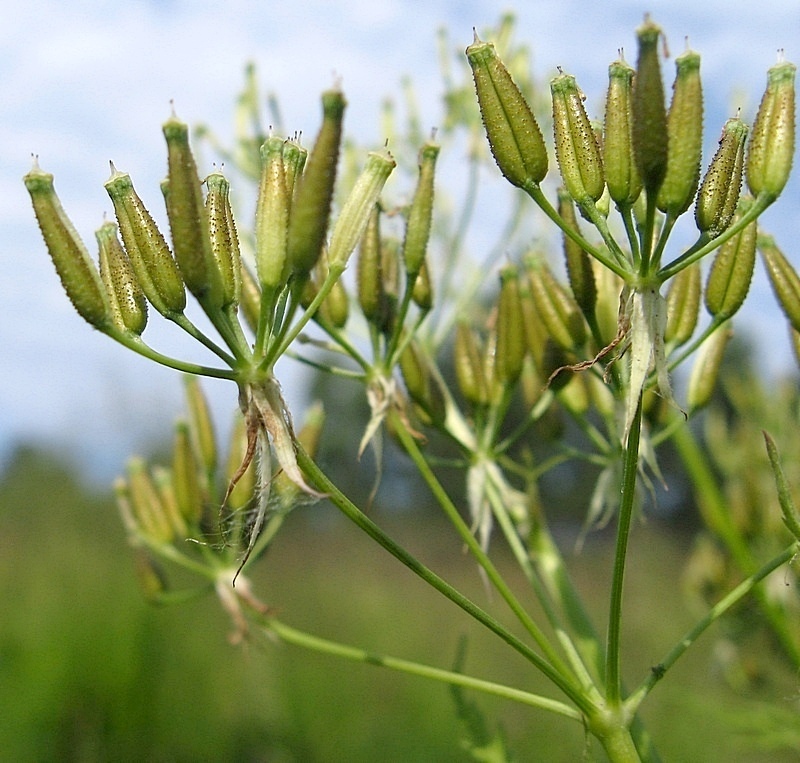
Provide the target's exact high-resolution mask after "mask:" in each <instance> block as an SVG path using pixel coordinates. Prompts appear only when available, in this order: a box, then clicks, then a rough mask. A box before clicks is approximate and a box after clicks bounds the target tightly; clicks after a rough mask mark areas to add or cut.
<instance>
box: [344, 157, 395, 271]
mask: <svg viewBox="0 0 800 763" xmlns="http://www.w3.org/2000/svg"><path fill="white" fill-rule="evenodd" d="M395 166H396V165H395V161H394V159H393V158H392V155H391V154H390V153H389V152H388V151H383V152H377V151H376V152H371V153H370V154H369V155H368V156H367V162H366V165H365V166H364V169H363V170H362V172H361V174H360V175H359V176H358V178H357V180H356V182H355V184H354V185H353V188H352V190H351V191H350V194H349V195H348V197H347V198H346V199H345V202H344V204H343V205H342V209H341V212H340V213H339V217H338V218H337V219H336V224H335V225H334V226H333V233H331V243H330V246H329V247H328V262H329V264H330V267H331V269H334V268H337V267H340V268H344V266H345V265H346V263H347V260H348V258H349V257H350V255H351V254H352V253H353V250H354V249H355V248H356V246H357V245H358V242H359V241H360V239H361V237H362V235H363V234H364V229H365V228H366V227H367V223H368V222H369V218H370V215H371V214H372V211H373V209H374V208H375V204H377V202H378V198H379V197H380V195H381V191H382V190H383V186H384V184H385V183H386V180H387V178H388V177H389V175H390V174H391V172H392V170H393V169H394V168H395Z"/></svg>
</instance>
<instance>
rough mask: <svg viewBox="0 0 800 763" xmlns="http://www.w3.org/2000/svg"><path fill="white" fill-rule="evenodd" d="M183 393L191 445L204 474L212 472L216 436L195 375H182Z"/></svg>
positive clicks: (214, 465)
mask: <svg viewBox="0 0 800 763" xmlns="http://www.w3.org/2000/svg"><path fill="white" fill-rule="evenodd" d="M184 394H185V395H186V407H187V409H188V412H189V431H190V432H191V434H192V439H193V440H194V442H193V445H194V447H195V449H196V450H197V454H198V456H199V458H200V464H201V466H202V467H203V470H204V472H205V474H213V473H214V472H215V471H216V469H217V438H216V436H215V433H214V421H213V419H212V418H211V411H210V409H209V407H208V400H207V399H206V396H205V395H204V394H203V388H202V387H201V386H200V382H199V381H198V379H197V377H196V376H189V375H186V376H184Z"/></svg>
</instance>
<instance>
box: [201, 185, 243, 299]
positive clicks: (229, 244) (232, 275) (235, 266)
mask: <svg viewBox="0 0 800 763" xmlns="http://www.w3.org/2000/svg"><path fill="white" fill-rule="evenodd" d="M205 183H206V188H207V189H208V194H207V195H206V215H207V217H208V232H209V236H210V238H211V252H212V254H213V255H214V262H215V264H216V269H217V272H218V273H219V276H220V281H221V284H222V307H230V306H234V307H235V306H236V305H238V304H239V300H240V299H241V294H242V256H241V251H240V248H239V234H238V233H237V231H236V221H235V220H234V218H233V210H232V209H231V200H230V187H231V185H230V183H229V182H228V179H227V178H226V177H225V176H224V175H223V174H222V172H212V173H211V174H210V175H209V176H208V177H207V178H206V180H205Z"/></svg>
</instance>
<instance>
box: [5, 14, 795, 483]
mask: <svg viewBox="0 0 800 763" xmlns="http://www.w3.org/2000/svg"><path fill="white" fill-rule="evenodd" d="M609 6H610V7H609ZM509 9H513V10H514V11H515V12H516V15H517V18H518V26H517V39H518V40H521V41H523V40H524V41H525V42H527V43H528V44H529V45H530V46H531V48H532V50H533V67H534V75H535V76H536V77H539V78H545V77H547V78H549V77H550V76H551V75H552V73H553V72H554V71H555V67H556V66H561V67H563V68H564V69H565V70H566V71H569V72H571V73H573V74H575V75H576V77H577V78H578V82H579V83H580V84H581V87H582V88H583V90H584V91H585V92H586V93H587V94H589V95H590V96H591V98H594V99H595V100H596V101H597V102H600V101H599V99H600V98H602V93H603V92H604V89H605V83H606V71H607V65H608V63H609V62H610V61H612V60H613V59H614V58H616V57H617V50H618V49H619V48H621V47H622V48H624V49H625V50H626V51H627V52H628V60H630V61H633V60H635V37H634V29H635V27H636V26H638V25H639V24H640V23H641V21H642V18H643V15H644V12H645V11H646V10H649V11H650V12H651V13H652V15H653V17H654V19H655V20H656V21H657V22H658V23H659V24H660V25H661V26H662V27H663V28H664V30H665V32H666V34H667V36H668V39H669V42H670V47H671V48H672V50H673V55H674V54H675V53H677V52H680V51H681V50H682V49H683V47H684V39H685V38H686V37H687V36H688V39H689V42H690V43H691V46H692V47H693V48H694V49H696V50H698V51H699V52H700V53H701V54H702V56H703V64H702V67H703V82H704V89H705V92H706V101H707V106H706V108H707V118H706V121H707V125H708V126H707V132H708V135H712V134H714V133H715V132H716V131H717V127H716V126H713V125H717V124H718V125H721V124H722V122H723V121H724V119H725V118H727V117H728V116H731V115H732V113H733V112H734V111H735V108H736V107H737V106H741V107H742V108H743V114H744V116H745V118H749V119H752V115H753V113H754V111H755V108H756V106H757V104H758V100H759V99H760V97H761V93H762V92H763V89H764V84H765V72H766V70H767V68H769V66H771V65H772V64H773V63H774V62H775V60H776V51H777V49H779V48H784V49H785V55H786V57H787V58H788V59H789V60H793V61H799V60H800V49H799V48H800V3H799V2H797V0H761V1H760V2H758V3H731V2H730V1H729V0H725V1H724V2H723V1H722V0H705V1H704V2H702V3H686V2H683V1H682V0H667V1H666V2H660V1H659V2H653V3H651V4H650V5H642V4H641V3H639V2H632V1H631V0H619V1H617V2H613V3H595V2H592V3H589V2H579V1H578V0H536V2H525V3H519V4H518V6H517V7H514V6H508V5H506V4H501V3H493V2H478V1H477V0H467V1H466V2H464V1H459V2H455V0H450V1H448V0H427V1H426V2H424V3H423V2H411V0H337V2H326V1H324V0H317V1H315V2H302V0H295V2H291V3H286V2H282V3H270V2H258V1H257V0H227V2H226V3H224V4H223V3H219V2H206V1H205V0H183V1H181V0H163V1H161V2H159V1H157V0H151V1H149V2H147V1H142V2H125V0H115V2H103V1H102V0H72V2H70V3H63V2H61V1H60V0H28V2H26V3H24V4H19V5H18V7H16V8H15V9H14V11H13V12H11V11H9V10H8V9H5V10H3V11H2V12H0V14H1V15H2V16H3V17H4V18H3V20H2V21H3V23H2V24H0V83H2V89H0V92H2V98H0V300H1V303H2V304H3V306H4V309H3V312H2V317H1V318H0V348H2V349H1V350H0V456H2V454H3V453H6V454H7V453H8V452H9V449H10V448H11V447H12V445H13V444H14V443H15V442H18V441H20V440H25V441H27V442H35V443H41V444H47V445H49V446H51V447H56V448H58V449H59V450H60V451H61V452H63V453H64V454H65V455H66V456H68V457H69V458H71V459H74V460H75V461H76V462H79V463H80V464H81V465H82V466H83V467H85V469H86V470H87V473H88V474H90V475H91V476H93V477H96V478H99V479H106V478H107V477H109V476H110V475H113V474H114V473H116V472H118V471H119V470H120V469H121V467H122V464H123V463H124V461H125V459H126V457H127V456H128V455H129V454H131V452H132V451H133V450H135V449H138V448H143V447H145V446H146V445H147V443H149V442H150V441H151V440H152V439H155V438H164V437H167V436H168V434H169V431H170V426H171V422H172V421H173V419H174V417H175V416H176V415H178V414H179V413H180V410H181V384H180V379H179V377H178V375H177V374H176V373H175V372H172V371H169V370H167V369H162V368H160V367H157V366H155V365H154V364H152V363H149V362H146V361H144V360H143V359H141V358H139V357H137V356H135V355H134V354H133V353H130V352H128V351H126V350H124V349H123V348H122V347H121V346H119V345H116V344H115V343H114V342H112V341H111V340H110V339H108V338H107V337H105V336H102V335H100V334H99V333H98V332H96V331H93V330H92V329H90V328H89V326H88V325H87V324H85V323H84V322H83V321H82V320H81V319H80V318H79V317H78V316H77V314H76V313H75V311H74V310H73V308H72V306H71V305H70V304H69V302H68V300H67V299H66V297H65V295H64V294H63V292H62V290H61V286H60V284H59V282H58V279H57V277H56V275H55V273H54V271H53V268H52V265H51V263H50V261H49V258H48V257H47V254H46V251H45V249H44V245H43V243H42V241H41V238H40V236H39V232H38V229H37V228H36V225H35V221H34V219H33V215H32V212H31V208H30V201H29V199H28V197H27V193H26V192H25V189H24V186H23V184H22V182H21V178H22V176H23V175H24V174H25V172H27V171H28V169H29V168H30V166H31V158H30V157H31V154H33V153H35V154H37V155H38V156H39V161H40V164H41V166H42V168H43V169H44V170H46V171H48V172H52V173H53V174H54V175H55V178H56V188H57V190H58V192H59V195H60V197H61V200H62V203H63V204H64V206H65V208H66V209H67V211H68V213H69V215H70V217H71V218H72V220H73V222H74V223H75V226H76V228H77V229H78V231H79V232H80V233H81V234H82V236H83V237H84V240H86V241H87V243H88V244H90V251H92V250H93V248H94V244H93V242H94V230H95V229H96V228H97V227H98V226H99V224H100V223H101V222H102V219H103V214H104V213H106V214H108V213H109V212H110V203H109V201H108V197H107V195H106V193H105V190H104V189H103V183H104V182H105V181H106V179H107V178H108V174H109V170H108V161H109V159H111V160H113V161H114V163H115V165H116V166H117V167H118V168H119V169H121V170H123V171H128V172H130V173H131V175H132V176H133V177H134V180H135V182H136V185H137V188H138V189H139V190H140V193H142V195H143V196H144V197H145V199H146V200H148V199H149V201H150V203H149V206H150V207H151V209H152V211H153V212H154V213H157V210H156V209H154V208H155V207H156V206H157V204H158V202H159V201H160V194H159V192H158V183H159V182H160V180H161V178H162V177H163V175H164V172H165V154H164V147H163V139H162V136H161V129H160V127H161V123H162V122H163V121H164V120H165V119H166V118H167V116H169V110H170V102H173V103H174V104H175V109H176V111H177V113H178V115H179V116H180V117H181V118H182V119H183V120H184V121H186V122H188V123H190V124H196V123H198V122H205V123H207V124H209V125H210V126H211V127H212V128H213V129H214V131H215V132H216V133H218V134H219V135H220V136H221V137H222V138H223V140H225V139H228V140H229V139H230V137H231V136H232V132H233V111H234V96H235V94H236V92H237V91H238V89H239V88H240V87H241V84H242V73H243V68H244V65H245V63H246V62H247V61H254V62H255V63H256V64H257V66H258V70H259V77H260V81H261V85H262V87H263V89H264V91H265V92H266V91H267V90H269V91H272V92H274V93H275V94H277V96H278V98H279V99H280V102H281V107H282V110H283V116H284V121H285V122H286V124H288V125H292V126H295V125H296V127H297V129H300V130H303V131H304V132H305V134H311V135H313V134H315V132H316V129H317V126H318V124H319V94H320V93H321V92H322V91H323V90H325V89H326V88H328V87H330V85H331V84H332V82H333V81H335V80H340V81H341V83H342V87H343V89H344V91H345V93H346V96H347V99H348V102H349V108H348V117H347V119H348V122H347V130H348V131H349V132H350V133H351V134H353V135H355V136H356V137H358V138H359V139H360V140H362V141H365V142H372V143H375V142H379V141H380V139H381V136H380V126H379V125H380V120H379V110H380V104H381V101H382V100H383V98H384V96H386V95H387V94H391V93H393V92H397V91H398V89H399V84H400V82H401V80H402V78H403V77H404V76H406V75H408V76H410V77H411V78H412V79H413V81H414V82H415V84H416V87H417V93H418V96H419V101H420V110H421V113H422V117H423V119H429V121H430V123H431V124H432V125H433V124H435V120H436V119H437V118H438V117H439V115H440V113H441V112H440V108H439V104H438V98H439V96H440V94H441V88H440V83H439V78H438V67H437V50H436V30H437V29H438V28H439V27H440V26H441V25H443V24H444V25H446V26H447V27H448V28H449V30H450V36H451V39H452V40H454V41H456V42H458V44H459V45H460V46H466V45H467V44H468V43H469V42H470V41H471V39H472V27H473V26H475V27H477V28H478V29H482V28H485V27H487V26H490V25H492V24H493V23H495V22H496V21H497V19H498V18H499V17H500V14H501V13H502V12H503V11H506V10H509ZM665 71H669V70H665ZM709 140H711V141H712V147H713V143H714V142H715V140H716V138H715V137H713V138H709ZM706 160H707V158H706ZM205 169H206V170H208V169H209V168H208V167H207V168H205ZM202 172H203V170H202V169H201V173H202ZM797 174H798V173H797V172H795V174H794V175H793V177H792V179H791V181H790V184H789V186H788V187H787V190H786V191H785V193H784V197H785V198H784V199H782V200H781V202H780V203H779V205H778V209H775V210H770V211H768V213H767V214H766V215H765V217H764V218H762V219H763V221H764V223H765V225H766V227H768V228H769V229H770V230H771V231H772V232H774V233H776V234H777V235H778V236H779V239H780V241H781V242H782V243H783V245H784V248H785V251H786V253H787V255H788V256H789V257H790V259H792V260H793V261H794V262H795V264H800V252H799V251H797V249H796V248H794V249H793V245H794V244H795V242H797V241H798V240H800V182H798V177H797ZM747 310H748V312H747V314H746V315H747V318H746V320H751V321H753V322H754V323H755V324H756V325H759V326H762V327H764V329H765V333H764V334H763V335H764V336H766V337H768V341H769V342H770V343H771V344H770V346H769V347H767V348H766V353H765V355H766V357H767V361H765V362H767V363H768V369H767V370H768V372H769V373H780V372H783V371H784V370H786V369H789V368H790V367H791V363H792V361H791V358H790V357H789V350H788V344H786V342H785V340H784V334H785V332H783V329H782V328H781V331H780V332H778V331H776V330H775V329H774V326H775V325H776V324H777V322H778V321H781V322H782V319H781V318H780V314H779V313H778V311H777V308H776V307H775V306H774V300H773V299H772V297H771V294H770V292H769V286H768V284H767V282H766V279H765V277H764V275H763V273H761V272H760V271H759V273H758V275H757V277H756V280H755V281H754V284H753V287H752V290H751V299H750V304H749V305H748V307H747ZM156 318H157V316H156V317H155V318H154V317H152V316H151V327H148V330H147V331H148V337H151V338H152V337H155V339H154V340H153V341H154V344H156V345H157V347H158V349H160V350H163V351H165V352H170V351H172V352H174V353H176V354H178V355H186V354H187V353H186V351H185V350H186V343H185V341H184V340H183V339H182V337H181V336H180V335H179V334H178V333H176V332H175V331H164V332H163V334H162V333H160V330H159V329H157V328H155V324H156V323H157V320H156ZM156 332H159V333H156ZM778 334H780V336H778ZM762 349H763V348H762ZM286 373H287V377H286V378H287V379H288V380H290V383H289V384H288V385H287V383H286V382H284V387H285V388H286V392H287V397H288V399H289V402H290V405H292V406H300V407H302V400H303V394H302V378H301V377H299V376H298V375H297V374H296V372H294V371H293V370H287V371H286ZM287 387H288V388H287ZM207 388H208V390H209V394H210V395H211V399H212V402H213V405H214V408H215V410H216V411H217V412H218V413H221V414H222V415H225V414H226V413H227V412H228V411H231V410H233V408H234V407H235V392H234V390H233V389H232V388H231V387H230V385H229V384H225V383H222V382H215V383H209V385H208V387H207Z"/></svg>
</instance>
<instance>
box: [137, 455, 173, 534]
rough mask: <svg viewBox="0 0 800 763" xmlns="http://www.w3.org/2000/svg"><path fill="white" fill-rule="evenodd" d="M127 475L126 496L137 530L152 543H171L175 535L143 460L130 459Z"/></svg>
mask: <svg viewBox="0 0 800 763" xmlns="http://www.w3.org/2000/svg"><path fill="white" fill-rule="evenodd" d="M127 473H128V479H127V482H128V496H129V498H130V506H131V511H132V515H133V518H134V521H135V523H136V526H137V529H138V530H139V532H140V533H141V534H142V535H144V536H145V537H146V538H147V539H148V540H150V541H151V542H152V543H155V544H162V543H171V542H172V540H173V539H174V537H175V533H174V530H173V527H172V525H171V524H170V521H169V518H168V517H167V515H166V514H165V512H164V507H163V506H162V504H161V496H159V494H158V491H157V490H156V487H155V485H154V484H153V480H152V478H151V477H150V474H149V473H148V471H147V465H146V464H145V462H144V459H141V458H133V459H131V460H130V461H129V462H128V468H127Z"/></svg>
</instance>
